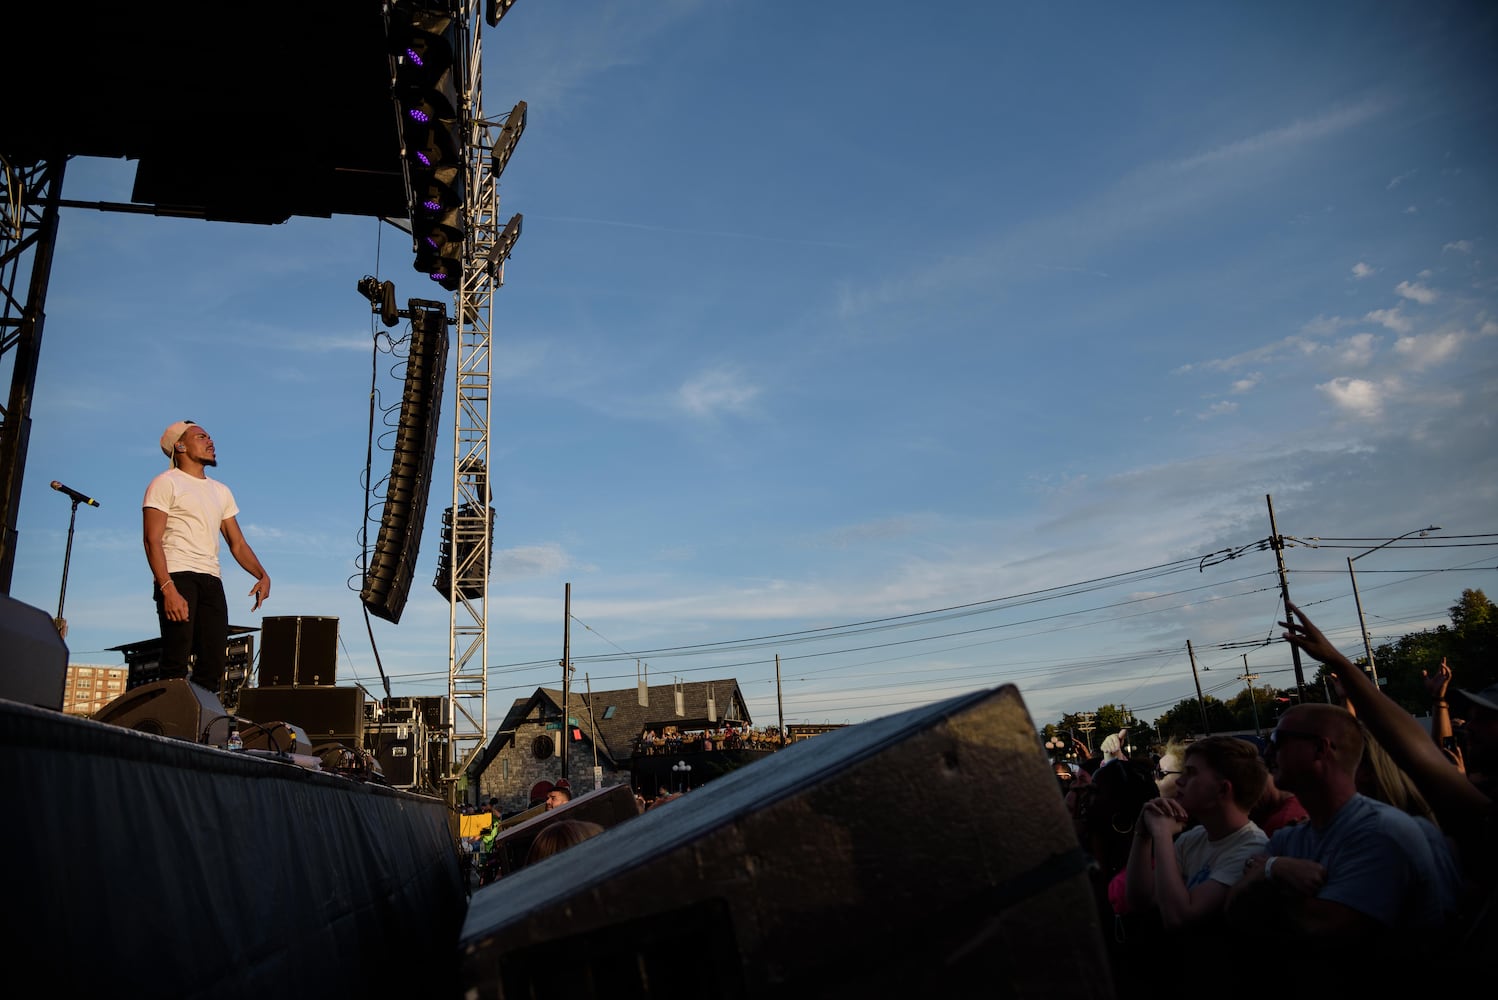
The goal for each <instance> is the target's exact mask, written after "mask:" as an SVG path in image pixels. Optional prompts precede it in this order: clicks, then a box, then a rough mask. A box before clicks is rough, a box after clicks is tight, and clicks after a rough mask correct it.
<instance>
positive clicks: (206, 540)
mask: <svg viewBox="0 0 1498 1000" xmlns="http://www.w3.org/2000/svg"><path fill="white" fill-rule="evenodd" d="M141 506H142V507H148V508H150V509H151V510H159V511H164V512H165V513H166V532H165V534H164V535H163V536H162V545H163V547H164V548H165V549H166V570H167V572H168V573H207V574H209V575H211V576H218V575H219V572H218V547H219V532H220V531H221V530H222V528H223V523H224V521H226V520H227V519H229V518H231V517H235V516H236V515H238V514H239V507H238V506H236V505H235V503H234V494H233V493H231V492H229V487H227V486H225V485H224V484H223V483H220V482H217V481H216V480H212V479H206V478H205V479H198V478H197V477H196V476H189V475H188V474H187V473H185V472H183V471H182V470H181V469H168V470H166V471H165V472H163V473H162V474H161V475H159V476H157V477H156V478H155V479H153V480H151V485H149V486H147V487H146V498H145V500H144V501H143V502H142V503H141Z"/></svg>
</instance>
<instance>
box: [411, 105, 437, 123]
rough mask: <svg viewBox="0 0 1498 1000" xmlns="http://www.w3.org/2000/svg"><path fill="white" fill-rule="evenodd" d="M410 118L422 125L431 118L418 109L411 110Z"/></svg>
mask: <svg viewBox="0 0 1498 1000" xmlns="http://www.w3.org/2000/svg"><path fill="white" fill-rule="evenodd" d="M411 117H412V118H413V119H415V120H416V121H419V122H421V123H422V124H423V125H425V124H426V123H427V122H429V121H431V120H432V116H431V115H429V114H427V113H426V112H425V111H423V110H421V109H420V108H412V109H411Z"/></svg>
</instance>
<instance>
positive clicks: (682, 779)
mask: <svg viewBox="0 0 1498 1000" xmlns="http://www.w3.org/2000/svg"><path fill="white" fill-rule="evenodd" d="M671 770H672V771H675V772H676V775H677V778H676V786H677V788H678V789H680V790H681V791H684V792H685V791H691V788H692V784H691V777H692V765H691V764H688V763H687V762H686V761H684V760H679V761H677V762H676V763H675V764H672V765H671Z"/></svg>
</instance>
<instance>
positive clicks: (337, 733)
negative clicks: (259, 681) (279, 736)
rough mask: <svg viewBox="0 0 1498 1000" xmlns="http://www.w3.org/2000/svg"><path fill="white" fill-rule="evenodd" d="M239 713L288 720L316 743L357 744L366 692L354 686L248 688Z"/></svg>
mask: <svg viewBox="0 0 1498 1000" xmlns="http://www.w3.org/2000/svg"><path fill="white" fill-rule="evenodd" d="M239 714H240V715H242V716H244V717H245V718H246V719H253V720H254V721H256V722H289V723H291V724H292V725H294V726H297V727H298V728H300V729H301V730H302V732H304V733H305V734H306V735H307V739H308V740H309V741H310V742H311V743H312V745H314V746H316V745H317V744H319V743H342V744H344V745H345V746H350V747H358V746H361V745H362V741H363V739H364V692H363V691H361V690H359V689H358V688H355V687H348V688H342V687H291V686H285V687H253V688H245V689H244V690H243V691H241V692H239Z"/></svg>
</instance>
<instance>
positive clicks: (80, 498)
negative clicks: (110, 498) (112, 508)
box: [52, 479, 99, 507]
mask: <svg viewBox="0 0 1498 1000" xmlns="http://www.w3.org/2000/svg"><path fill="white" fill-rule="evenodd" d="M52 488H53V489H54V490H56V491H57V492H59V493H66V494H67V495H68V496H70V497H72V498H73V502H74V503H86V504H88V505H89V506H90V507H97V506H99V501H97V500H95V499H94V498H93V497H86V496H84V495H83V494H82V493H79V492H78V491H77V490H73V489H69V488H68V487H66V486H64V485H63V484H62V483H59V482H58V481H57V480H55V479H54V480H52Z"/></svg>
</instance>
